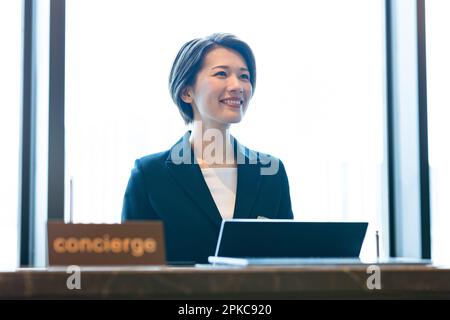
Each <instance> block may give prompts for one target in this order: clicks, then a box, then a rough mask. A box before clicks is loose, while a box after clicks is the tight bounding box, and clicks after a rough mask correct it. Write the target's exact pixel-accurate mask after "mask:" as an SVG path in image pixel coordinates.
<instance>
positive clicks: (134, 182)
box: [122, 160, 160, 222]
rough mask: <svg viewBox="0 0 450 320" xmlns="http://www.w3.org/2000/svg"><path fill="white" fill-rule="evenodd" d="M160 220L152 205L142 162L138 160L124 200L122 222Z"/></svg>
mask: <svg viewBox="0 0 450 320" xmlns="http://www.w3.org/2000/svg"><path fill="white" fill-rule="evenodd" d="M156 219H160V218H159V217H158V215H157V214H156V212H155V210H154V209H153V207H152V205H151V204H150V201H149V198H148V194H147V188H146V185H145V179H144V173H143V172H142V167H141V165H140V161H139V160H136V162H135V167H134V168H133V170H132V171H131V177H130V179H129V180H128V185H127V189H126V191H125V196H124V200H123V208H122V222H125V221H126V220H156Z"/></svg>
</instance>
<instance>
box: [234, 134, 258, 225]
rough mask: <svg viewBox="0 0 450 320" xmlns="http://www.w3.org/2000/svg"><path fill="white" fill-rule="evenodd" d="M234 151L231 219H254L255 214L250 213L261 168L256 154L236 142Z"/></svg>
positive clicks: (256, 192)
mask: <svg viewBox="0 0 450 320" xmlns="http://www.w3.org/2000/svg"><path fill="white" fill-rule="evenodd" d="M233 139H234V138H233ZM234 140H235V139H234ZM234 150H235V155H236V159H237V163H238V166H237V167H238V177H237V188H236V203H235V207H234V215H233V218H235V219H246V218H247V219H248V218H256V216H255V214H256V213H255V214H253V215H252V214H251V213H252V208H253V204H254V202H255V200H256V196H257V195H258V193H259V188H260V185H261V166H260V164H259V163H258V161H257V156H256V154H255V153H252V152H253V151H250V150H249V149H247V148H244V147H243V146H242V145H241V144H239V142H237V140H235V143H234Z"/></svg>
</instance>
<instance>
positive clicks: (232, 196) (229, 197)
mask: <svg viewBox="0 0 450 320" xmlns="http://www.w3.org/2000/svg"><path fill="white" fill-rule="evenodd" d="M201 170H202V174H203V178H204V179H205V182H206V184H207V185H208V188H209V191H210V192H211V195H212V197H213V199H214V202H215V203H216V207H217V209H218V210H219V212H220V215H221V216H222V219H232V218H233V214H234V205H235V202H236V187H237V168H233V167H230V168H206V169H201Z"/></svg>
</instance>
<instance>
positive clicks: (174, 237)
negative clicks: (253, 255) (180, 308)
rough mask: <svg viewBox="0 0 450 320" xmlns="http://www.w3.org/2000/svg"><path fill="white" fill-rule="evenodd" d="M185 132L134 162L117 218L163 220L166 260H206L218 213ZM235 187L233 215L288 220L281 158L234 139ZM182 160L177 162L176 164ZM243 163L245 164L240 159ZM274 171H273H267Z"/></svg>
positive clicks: (288, 202)
mask: <svg viewBox="0 0 450 320" xmlns="http://www.w3.org/2000/svg"><path fill="white" fill-rule="evenodd" d="M189 136H190V132H189V131H188V132H187V133H186V134H185V135H184V136H183V137H182V138H181V139H180V140H179V141H178V142H177V143H176V144H175V145H174V146H173V147H172V148H171V149H170V150H167V151H165V152H161V153H156V154H152V155H149V156H146V157H143V158H141V159H138V160H136V163H135V167H134V169H133V170H132V172H131V177H130V179H129V181H128V186H127V189H126V191H125V197H124V203H123V209H122V221H126V220H162V221H163V224H164V236H165V241H166V256H167V261H168V262H169V263H171V262H174V263H180V262H186V263H205V262H207V258H208V256H210V255H214V252H215V248H216V244H217V238H218V235H219V229H220V224H221V222H222V217H221V215H220V213H219V210H218V209H217V207H216V205H215V203H214V200H213V198H212V196H211V193H210V192H209V189H208V186H207V184H206V182H205V180H204V178H203V175H202V172H201V169H200V167H199V165H198V164H197V163H196V162H194V159H195V157H194V153H193V151H192V148H191V146H190V143H189ZM232 139H233V140H232V141H234V150H235V158H236V159H237V162H238V165H237V175H238V176H237V189H236V203H235V208H234V215H233V218H241V219H253V218H257V217H258V216H262V217H266V218H270V219H292V218H293V214H292V208H291V200H290V195H289V184H288V178H287V175H286V171H285V169H284V166H283V164H282V162H281V161H279V160H278V159H276V158H273V157H272V158H270V159H271V160H272V161H278V170H277V172H276V173H275V174H267V172H268V171H266V174H261V173H262V172H264V170H263V169H264V168H265V169H266V170H267V169H268V168H269V167H270V165H272V168H274V166H273V163H271V164H268V161H267V159H268V158H267V157H265V158H262V155H261V154H258V153H256V152H254V151H251V150H249V149H247V148H245V147H243V146H242V145H240V144H239V143H238V142H237V141H236V140H234V138H232ZM180 162H181V163H180ZM244 162H245V163H244ZM272 171H273V170H272Z"/></svg>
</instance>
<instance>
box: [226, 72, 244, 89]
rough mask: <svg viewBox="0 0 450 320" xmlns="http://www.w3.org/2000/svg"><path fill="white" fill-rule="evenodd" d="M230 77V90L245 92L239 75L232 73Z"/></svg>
mask: <svg viewBox="0 0 450 320" xmlns="http://www.w3.org/2000/svg"><path fill="white" fill-rule="evenodd" d="M228 79H229V81H228V89H229V90H230V91H236V92H244V85H243V83H242V81H240V79H239V77H238V76H237V75H232V76H230V77H229V78H228Z"/></svg>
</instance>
